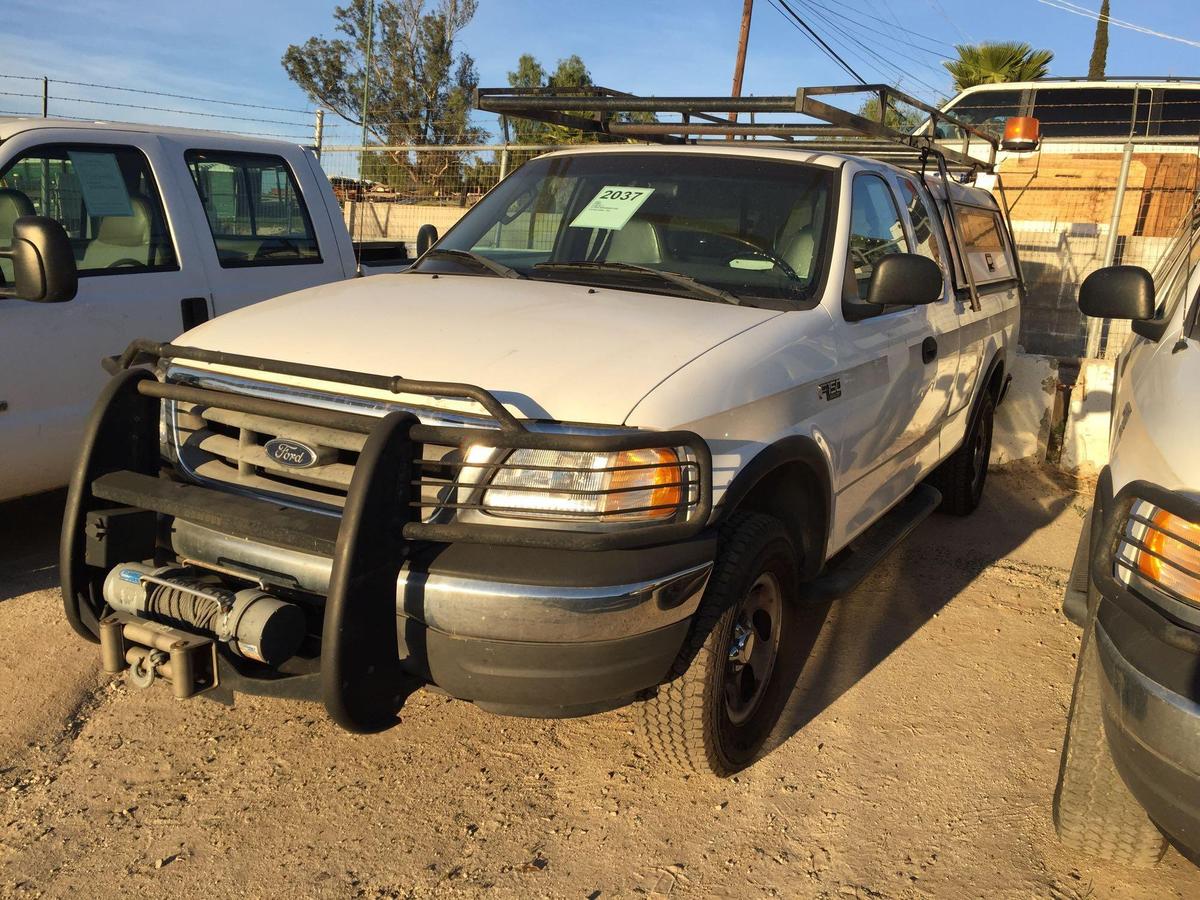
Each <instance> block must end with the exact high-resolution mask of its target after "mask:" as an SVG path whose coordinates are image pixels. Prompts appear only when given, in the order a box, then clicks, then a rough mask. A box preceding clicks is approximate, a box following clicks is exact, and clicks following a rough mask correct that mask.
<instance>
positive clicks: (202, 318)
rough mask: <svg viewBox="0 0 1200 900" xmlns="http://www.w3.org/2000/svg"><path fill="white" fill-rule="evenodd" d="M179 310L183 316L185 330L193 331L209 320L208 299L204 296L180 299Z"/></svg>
mask: <svg viewBox="0 0 1200 900" xmlns="http://www.w3.org/2000/svg"><path fill="white" fill-rule="evenodd" d="M179 312H180V314H181V316H182V318H183V330H184V331H191V330H192V329H193V328H195V327H196V326H197V325H199V324H201V323H202V322H207V321H208V300H206V299H205V298H204V297H184V298H183V299H182V300H180V301H179Z"/></svg>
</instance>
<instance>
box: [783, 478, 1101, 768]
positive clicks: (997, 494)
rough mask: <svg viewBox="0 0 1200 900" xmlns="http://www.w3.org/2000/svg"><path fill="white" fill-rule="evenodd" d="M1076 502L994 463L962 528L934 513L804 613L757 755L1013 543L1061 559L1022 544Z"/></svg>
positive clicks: (1009, 551)
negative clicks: (777, 711) (785, 697)
mask: <svg viewBox="0 0 1200 900" xmlns="http://www.w3.org/2000/svg"><path fill="white" fill-rule="evenodd" d="M1047 488H1051V489H1050V490H1047ZM1078 500H1079V498H1078V497H1077V495H1075V494H1073V493H1071V492H1069V491H1067V490H1064V489H1063V488H1062V487H1061V486H1059V487H1057V488H1052V486H1051V484H1050V481H1049V478H1048V476H1047V475H1046V474H1045V473H1044V471H1040V470H1038V469H1035V468H1026V467H1024V466H1018V467H1015V468H1011V469H1009V470H1005V469H1001V470H999V472H998V473H993V474H992V476H991V477H990V479H989V483H988V485H987V488H986V489H985V491H984V499H983V503H982V504H981V506H980V507H979V509H977V510H976V511H975V512H974V513H972V516H971V524H970V528H967V527H966V525H965V520H964V519H961V518H956V517H953V516H948V515H943V514H940V513H934V515H933V516H931V517H930V518H929V519H928V520H926V521H925V522H924V523H922V524H921V525H920V527H918V528H917V530H916V531H914V532H913V534H912V535H910V536H909V537H908V538H907V539H906V540H905V542H904V543H903V544H901V545H900V547H898V548H897V549H896V550H894V551H893V552H892V553H891V555H890V556H889V557H888V558H887V559H886V560H885V561H884V562H883V563H882V564H881V565H880V566H879V567H878V568H877V569H876V570H875V571H873V572H872V573H871V574H870V575H869V576H868V577H867V578H866V579H865V580H864V581H863V582H862V583H861V584H860V585H859V586H858V587H857V588H855V589H854V591H853V592H851V593H850V594H849V595H847V596H845V597H843V598H841V599H840V600H836V601H834V602H833V603H831V604H830V603H826V604H821V605H820V606H816V607H811V608H809V609H807V610H805V612H804V616H803V621H802V626H801V628H802V634H803V635H804V638H803V640H802V642H801V644H800V647H799V652H798V653H797V654H796V655H795V656H794V657H792V659H791V660H790V661H789V663H790V671H787V672H786V673H785V677H788V678H795V679H796V685H795V688H794V689H793V691H792V695H791V697H790V699H789V701H788V704H787V706H786V708H785V709H784V713H783V716H782V718H781V719H780V723H779V725H778V726H777V727H776V729H775V731H774V733H773V734H772V735H771V738H770V739H769V740H768V742H767V746H766V750H765V752H766V753H770V752H772V751H774V750H775V749H777V748H778V747H779V746H781V745H782V744H783V743H784V742H786V741H787V740H788V739H789V738H791V737H792V736H793V735H795V734H796V733H797V732H799V731H800V730H801V729H802V728H804V726H805V725H807V724H808V723H809V722H810V721H812V720H813V719H814V718H815V717H816V716H818V715H819V714H820V713H821V712H822V711H823V710H824V709H826V708H827V707H828V706H830V705H831V704H833V703H834V702H835V701H836V700H837V699H838V698H839V697H841V696H842V695H843V694H844V693H846V692H847V691H848V690H850V688H852V687H853V686H854V685H855V684H857V683H858V682H859V681H860V680H862V679H863V678H865V677H866V676H867V675H868V674H869V673H870V672H871V671H872V670H873V669H874V668H875V667H876V666H878V665H879V664H880V663H881V662H883V661H884V660H885V659H887V657H888V656H889V655H890V654H891V653H892V652H893V651H894V650H896V649H897V648H898V647H900V645H901V644H903V643H904V642H905V641H906V640H908V639H909V638H910V637H912V635H913V634H914V633H915V632H916V631H917V630H918V629H920V628H921V627H922V626H924V625H925V624H926V623H927V622H929V620H930V619H932V618H933V617H934V616H935V615H936V614H937V613H938V612H939V611H940V610H941V609H942V608H943V607H945V606H946V604H948V603H949V602H950V601H951V600H953V599H954V597H955V596H957V595H958V594H959V593H960V592H961V591H962V590H963V589H964V588H966V587H967V585H968V584H970V583H971V582H972V581H973V580H974V579H975V578H977V577H978V576H979V575H980V574H981V573H982V572H983V571H984V569H986V568H987V567H988V566H990V565H992V564H993V563H995V562H997V561H998V560H1001V559H1004V558H1006V557H1010V556H1012V555H1013V553H1014V551H1017V549H1018V548H1022V550H1023V554H1022V555H1023V556H1024V557H1025V559H1026V560H1027V562H1028V564H1031V565H1034V566H1037V565H1047V566H1051V565H1053V566H1058V567H1063V568H1065V567H1066V565H1069V563H1064V562H1063V561H1062V560H1050V559H1043V558H1040V556H1039V552H1038V546H1037V542H1036V538H1034V539H1033V543H1032V546H1023V545H1027V544H1028V543H1029V542H1030V541H1031V536H1032V535H1035V533H1036V532H1037V531H1038V530H1039V529H1042V528H1045V527H1046V526H1048V525H1050V523H1051V522H1053V521H1054V520H1055V519H1056V518H1057V517H1058V516H1059V515H1060V514H1061V513H1062V512H1063V511H1064V509H1066V507H1068V506H1069V505H1071V504H1072V503H1074V502H1078ZM980 520H982V521H980ZM981 526H982V527H981ZM968 536H969V538H968Z"/></svg>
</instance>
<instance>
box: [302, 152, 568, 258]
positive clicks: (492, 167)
mask: <svg viewBox="0 0 1200 900" xmlns="http://www.w3.org/2000/svg"><path fill="white" fill-rule="evenodd" d="M558 149H561V147H560V146H559V145H554V144H537V145H528V144H457V145H422V144H409V145H402V146H384V145H374V144H372V145H370V146H368V147H366V148H363V147H361V146H358V145H338V144H333V145H330V144H324V145H322V146H321V148H320V155H321V166H322V168H324V169H325V172H326V174H328V176H329V180H330V182H331V183H332V185H333V191H334V194H335V195H336V196H337V198H338V201H339V202H340V203H341V205H342V213H343V215H344V217H345V220H346V225H347V227H348V228H349V229H350V234H351V236H352V237H353V238H354V239H355V240H364V241H370V240H387V241H403V242H405V243H408V244H413V243H414V242H415V241H416V238H417V231H418V230H419V229H420V228H421V226H422V225H427V224H428V225H433V226H435V227H436V228H437V230H438V233H439V234H442V233H445V231H446V229H447V228H449V227H450V226H451V225H453V224H454V223H455V222H457V221H458V220H459V218H461V217H462V215H463V213H465V212H466V211H467V210H468V209H470V208H471V207H472V206H473V205H474V204H475V203H476V202H477V201H478V200H479V198H480V197H482V196H483V195H484V194H486V193H487V192H488V191H489V190H491V189H492V188H493V187H494V186H495V185H496V184H498V183H499V182H500V180H501V179H502V178H504V177H505V176H506V175H507V174H508V173H509V172H511V171H512V170H514V169H516V168H517V167H518V166H519V165H521V163H523V162H525V161H526V160H529V159H531V158H533V157H534V156H538V155H540V154H542V153H547V152H550V151H552V150H558Z"/></svg>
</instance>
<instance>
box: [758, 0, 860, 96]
mask: <svg viewBox="0 0 1200 900" xmlns="http://www.w3.org/2000/svg"><path fill="white" fill-rule="evenodd" d="M771 5H772V6H773V7H775V9H776V10H777V11H778V12H779V13H780V15H783V16H784V17H785V18H789V17H790V20H791V21H792V23H793V25H794V26H795V27H796V28H797V30H799V29H801V28H803V29H804V32H803V33H805V34H806V35H807V36H808V39H809V40H810V41H812V42H813V43H815V44H816V45H817V46H818V47H819V48H820V49H821V50H823V51H824V52H825V55H826V56H828V57H829V58H830V59H832V60H833V61H834V62H836V63H837V64H838V65H839V66H841V67H842V68H843V69H845V70H846V71H847V72H848V73H849V74H850V77H851V78H853V79H855V80H856V81H857V82H858V83H859V84H866V83H867V80H866V79H865V78H863V77H862V76H861V75H859V74H858V73H857V72H856V71H854V67H853V66H851V65H850V63H848V62H846V61H845V60H844V59H842V58H841V56H839V55H838V53H837V51H836V50H834V49H833V48H832V47H830V46H829V45H828V44H827V43H825V40H824V39H823V38H822V37H821V36H820V35H819V34H817V33H816V32H815V31H813V30H812V29H811V28H810V27H809V26H808V23H806V22H805V21H804V20H803V19H801V18H800V16H799V15H797V13H796V11H795V10H794V9H792V8H791V6H789V5H788V2H787V0H771ZM780 7H782V9H780Z"/></svg>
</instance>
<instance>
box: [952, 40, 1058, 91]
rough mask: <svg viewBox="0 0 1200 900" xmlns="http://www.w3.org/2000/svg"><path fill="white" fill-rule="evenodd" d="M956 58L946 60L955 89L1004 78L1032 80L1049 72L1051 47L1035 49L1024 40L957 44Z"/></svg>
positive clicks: (1006, 79) (1003, 79)
mask: <svg viewBox="0 0 1200 900" xmlns="http://www.w3.org/2000/svg"><path fill="white" fill-rule="evenodd" d="M954 49H955V50H956V51H958V59H948V60H945V61H944V62H943V63H942V65H943V66H945V67H946V71H948V72H949V73H950V75H951V77H953V79H954V87H955V89H956V90H959V91H961V90H964V89H966V88H969V87H971V86H973V85H976V84H1002V83H1004V82H1006V81H1033V80H1034V79H1037V78H1044V77H1045V76H1046V73H1047V72H1049V70H1050V69H1049V67H1050V60H1052V59H1054V53H1053V51H1051V50H1034V49H1033V48H1032V47H1030V46H1029V45H1028V44H1026V43H1019V42H1017V41H999V42H996V43H983V44H959V45H957V46H956V47H955V48H954Z"/></svg>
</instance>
